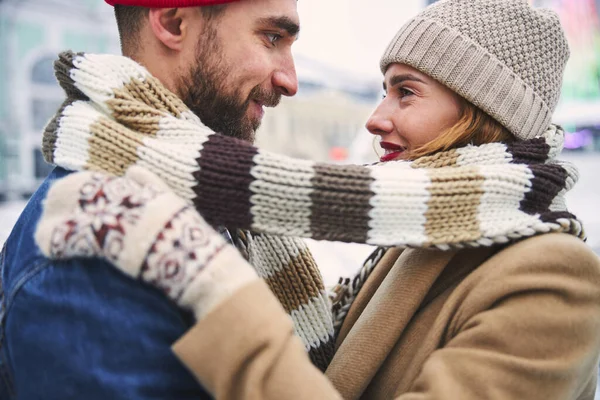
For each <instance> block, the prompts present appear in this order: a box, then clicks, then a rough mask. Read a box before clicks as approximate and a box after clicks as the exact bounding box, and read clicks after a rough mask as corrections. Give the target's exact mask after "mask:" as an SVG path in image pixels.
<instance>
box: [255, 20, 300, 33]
mask: <svg viewBox="0 0 600 400" xmlns="http://www.w3.org/2000/svg"><path fill="white" fill-rule="evenodd" d="M258 22H259V23H260V24H261V25H270V26H272V27H274V28H277V29H283V30H284V31H286V32H287V34H288V35H290V36H298V33H299V32H300V25H298V24H297V23H296V22H294V21H293V20H292V19H290V18H288V17H267V18H262V19H260V20H259V21H258Z"/></svg>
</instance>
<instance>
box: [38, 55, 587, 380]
mask: <svg viewBox="0 0 600 400" xmlns="http://www.w3.org/2000/svg"><path fill="white" fill-rule="evenodd" d="M56 75H57V78H58V80H59V82H60V83H61V85H62V86H63V88H64V89H65V91H66V93H67V97H68V98H67V100H66V101H65V103H64V105H63V107H61V109H60V110H59V112H58V113H57V115H56V116H55V118H54V119H53V120H52V121H51V122H50V123H49V125H48V126H47V128H46V131H45V133H44V142H43V150H44V155H45V157H46V160H47V161H48V162H50V163H54V164H57V165H60V166H62V167H64V168H66V169H69V170H74V171H81V170H92V171H102V172H107V173H110V174H113V175H123V174H124V173H125V171H127V170H128V168H130V167H131V166H134V165H137V166H141V167H143V168H146V169H148V170H150V171H152V172H153V173H155V174H156V175H158V176H159V177H160V178H161V179H163V180H164V181H165V182H166V183H167V184H168V185H169V186H170V187H171V188H172V189H173V190H174V191H175V192H176V193H177V194H178V195H179V196H180V197H182V198H183V199H186V200H187V201H188V202H190V203H192V204H194V206H195V207H196V208H197V209H198V210H199V211H200V213H201V214H202V215H203V216H204V217H205V218H206V220H207V221H209V222H210V223H211V224H213V225H214V226H217V225H222V226H227V227H229V228H241V229H248V230H251V231H254V232H261V233H262V234H249V235H248V253H249V255H250V262H251V264H253V266H254V267H255V269H256V270H257V272H258V273H259V276H261V277H263V278H265V279H266V280H267V282H268V284H269V286H270V287H271V289H272V290H273V292H274V293H275V295H276V296H277V297H278V299H279V300H280V301H281V302H282V304H283V305H284V307H285V308H286V310H288V312H289V313H290V315H291V316H292V318H293V320H294V324H295V328H296V332H297V334H298V335H299V336H300V337H301V338H302V339H303V340H304V343H305V345H306V347H307V349H308V350H310V354H311V357H312V359H313V361H314V362H315V363H316V364H317V365H318V366H320V367H321V368H324V366H326V364H327V362H328V359H329V357H330V355H331V352H330V350H331V347H330V346H331V344H332V341H333V326H332V320H331V311H330V309H329V304H328V301H327V298H326V296H325V294H324V288H323V283H322V280H321V277H320V274H319V272H318V270H317V268H316V266H315V264H314V261H313V260H312V257H311V256H310V253H309V252H308V250H307V249H306V247H305V246H304V245H303V243H302V242H301V241H299V240H297V239H293V238H292V237H306V238H314V239H318V240H321V239H322V240H337V241H345V242H358V243H369V244H374V245H379V246H413V247H431V246H435V247H438V248H440V249H450V248H462V247H466V246H492V245H495V244H498V243H507V242H509V241H511V240H518V239H521V238H524V237H528V236H532V235H536V234H539V233H547V232H567V233H570V234H573V235H577V236H579V237H582V238H583V237H584V233H583V229H582V226H581V223H580V222H579V221H578V220H577V219H576V218H575V216H573V215H572V214H570V213H569V212H568V211H567V209H566V206H565V202H564V195H565V193H566V192H567V191H568V190H570V189H571V188H572V187H573V185H574V184H575V182H576V181H577V171H576V170H575V169H574V168H573V167H572V166H571V165H570V164H568V163H561V162H559V161H557V160H556V156H557V155H558V153H559V152H560V151H561V149H562V142H563V132H562V130H561V129H560V128H558V127H556V126H550V127H549V128H548V129H547V130H546V131H545V132H544V134H543V136H541V137H538V138H535V139H531V140H527V141H517V142H514V143H511V144H502V143H491V144H485V145H481V146H467V147H464V148H459V149H455V150H451V151H446V152H442V153H438V154H436V155H434V156H431V157H424V158H421V159H419V160H416V161H414V162H391V163H387V164H384V165H375V166H369V167H361V166H340V165H328V164H322V163H315V162H312V161H306V160H295V159H292V158H289V157H284V156H279V155H275V154H271V153H269V152H265V151H262V150H259V149H257V148H255V147H253V146H251V145H249V144H248V143H246V142H243V141H239V140H236V139H233V138H229V137H226V136H223V135H217V134H214V133H213V132H211V131H210V130H209V129H208V128H207V127H206V126H204V125H203V124H202V123H201V122H200V120H199V119H198V118H197V117H196V116H195V115H194V114H193V113H191V112H190V111H189V110H188V109H187V108H186V106H185V105H184V104H183V103H182V102H181V100H180V99H179V98H177V97H176V96H175V95H174V94H172V93H170V92H169V91H168V90H167V89H166V88H164V87H163V86H162V85H161V84H160V82H159V81H158V80H157V79H155V78H153V77H152V76H151V75H150V74H149V73H148V72H147V70H146V69H144V68H143V67H142V66H140V65H138V64H136V63H135V62H133V61H132V60H130V59H128V58H125V57H119V56H112V55H92V54H73V53H63V54H61V56H60V59H59V61H57V63H56ZM267 234H269V235H267ZM270 235H282V237H277V236H270Z"/></svg>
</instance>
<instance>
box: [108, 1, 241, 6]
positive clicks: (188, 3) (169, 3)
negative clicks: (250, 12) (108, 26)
mask: <svg viewBox="0 0 600 400" xmlns="http://www.w3.org/2000/svg"><path fill="white" fill-rule="evenodd" d="M104 1H106V2H107V3H108V4H110V5H111V6H115V5H121V6H137V7H148V8H179V7H202V6H214V5H217V4H225V3H234V2H237V1H242V0H104ZM245 1H252V0H245Z"/></svg>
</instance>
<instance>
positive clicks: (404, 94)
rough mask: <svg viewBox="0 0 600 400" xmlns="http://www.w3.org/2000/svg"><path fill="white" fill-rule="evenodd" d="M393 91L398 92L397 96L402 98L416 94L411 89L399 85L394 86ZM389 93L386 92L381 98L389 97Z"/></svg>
mask: <svg viewBox="0 0 600 400" xmlns="http://www.w3.org/2000/svg"><path fill="white" fill-rule="evenodd" d="M392 93H394V94H396V96H397V97H398V98H399V99H400V100H402V99H404V98H406V97H410V96H412V95H414V94H415V93H414V92H413V91H411V90H409V89H406V88H403V87H398V88H392ZM388 95H389V93H384V94H382V95H381V99H382V100H384V99H385V98H387V97H388Z"/></svg>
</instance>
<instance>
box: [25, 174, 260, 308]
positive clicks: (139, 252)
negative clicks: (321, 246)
mask: <svg viewBox="0 0 600 400" xmlns="http://www.w3.org/2000/svg"><path fill="white" fill-rule="evenodd" d="M36 241H37V243H38V246H39V247H40V249H41V250H42V252H43V253H44V255H46V256H47V257H48V258H51V259H69V258H75V257H84V258H86V257H87V258H89V257H99V258H102V259H105V260H107V261H109V262H110V263H112V264H113V265H115V266H116V267H117V268H118V269H119V270H121V271H123V272H124V273H126V274H128V275H130V276H132V277H134V278H140V279H141V280H143V281H145V282H147V283H149V284H151V285H153V286H155V287H157V288H159V289H160V290H162V291H163V292H164V293H165V294H167V296H169V297H170V298H171V299H172V300H174V301H175V302H176V303H177V304H179V305H180V306H181V307H183V308H186V309H189V310H192V311H193V312H194V313H195V314H196V318H197V319H200V318H202V317H203V316H204V315H206V314H207V313H208V312H209V311H211V310H212V309H214V307H216V306H217V305H218V304H219V303H220V302H221V301H223V300H225V299H226V298H227V297H229V296H230V295H231V294H232V293H233V292H235V291H236V290H237V289H240V288H241V287H242V286H245V285H246V284H248V283H250V282H252V281H254V280H255V279H258V277H257V275H256V272H255V271H254V269H253V268H252V267H251V266H250V265H249V264H248V263H247V262H246V261H245V260H244V259H243V258H242V257H241V256H240V255H239V253H238V251H237V250H236V249H235V248H234V247H232V246H230V245H229V244H227V243H226V242H225V240H224V239H223V237H222V236H221V235H219V234H218V233H217V232H216V231H215V230H213V228H212V227H210V226H209V225H208V224H207V223H206V222H205V221H204V219H203V218H202V217H201V216H200V214H198V212H197V211H196V210H195V209H194V208H193V207H192V206H191V205H189V204H187V203H186V202H185V201H184V200H183V199H182V198H180V197H178V196H177V195H175V193H173V192H172V191H171V190H169V188H168V187H167V186H166V185H165V184H164V183H163V182H162V181H161V180H160V179H159V178H158V177H157V176H156V175H153V174H152V173H150V172H148V171H146V170H143V169H141V168H139V167H138V168H136V167H134V168H132V169H131V170H130V172H128V173H127V175H126V176H125V177H121V178H117V177H112V176H108V175H103V174H98V173H92V172H80V173H74V174H71V175H69V176H67V177H65V178H63V179H61V180H59V181H58V182H56V183H55V184H54V185H53V186H52V188H51V189H50V191H49V192H48V197H47V199H46V203H45V206H44V212H43V215H42V217H41V219H40V222H39V225H38V227H37V231H36Z"/></svg>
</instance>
